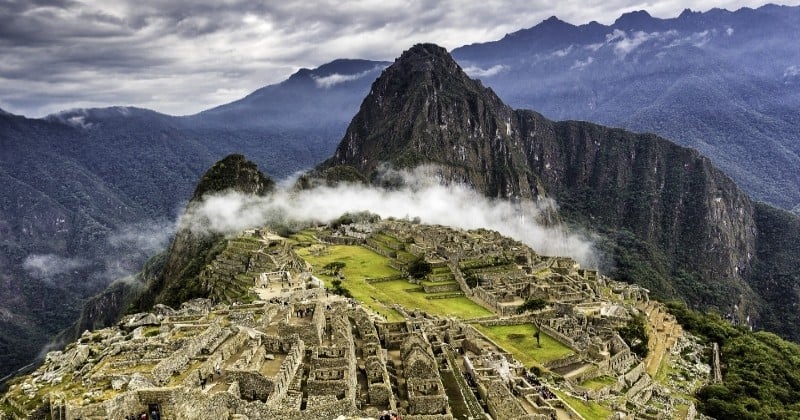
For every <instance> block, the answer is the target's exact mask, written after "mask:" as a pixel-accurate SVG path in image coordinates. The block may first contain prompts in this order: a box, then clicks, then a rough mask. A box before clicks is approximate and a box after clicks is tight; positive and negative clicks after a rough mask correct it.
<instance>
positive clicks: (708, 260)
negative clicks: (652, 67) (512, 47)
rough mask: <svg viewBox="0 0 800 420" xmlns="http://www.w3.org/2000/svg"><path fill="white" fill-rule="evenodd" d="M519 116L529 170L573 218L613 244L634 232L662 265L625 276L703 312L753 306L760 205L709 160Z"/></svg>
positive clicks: (652, 141)
mask: <svg viewBox="0 0 800 420" xmlns="http://www.w3.org/2000/svg"><path fill="white" fill-rule="evenodd" d="M517 116H518V120H517V121H519V123H518V124H519V125H518V127H519V132H520V133H519V135H520V137H521V142H522V143H523V144H524V145H525V153H526V157H527V163H528V167H529V168H530V169H531V171H532V172H533V173H535V174H536V175H537V176H538V177H539V178H540V179H541V180H542V183H543V184H544V185H545V188H546V189H547V190H548V191H549V192H550V194H551V195H552V196H553V197H554V198H555V199H556V200H557V201H558V202H559V203H560V204H561V207H562V212H563V213H564V216H565V217H566V219H567V220H570V221H573V222H576V223H581V224H583V225H584V226H586V227H587V228H590V229H599V230H601V231H607V232H613V233H612V235H611V236H612V237H613V236H615V235H618V232H620V231H627V232H630V233H631V234H633V236H634V237H635V238H636V239H638V240H639V241H641V242H642V243H644V244H650V245H652V246H653V247H654V248H655V250H656V253H657V254H660V257H661V258H662V259H663V261H653V262H651V263H649V264H650V266H651V267H652V268H655V267H658V268H659V269H658V270H657V271H658V272H660V273H661V274H660V275H655V276H654V277H656V278H652V277H653V276H652V275H651V276H649V277H651V278H645V279H639V278H630V277H631V275H630V273H626V272H624V271H623V272H621V273H620V274H622V276H621V277H623V278H624V277H628V278H629V280H633V281H637V282H639V283H642V284H644V285H646V286H648V287H653V288H655V289H656V290H654V291H655V292H656V293H658V294H662V295H667V296H677V297H682V298H684V299H686V300H688V301H690V302H692V303H694V304H696V305H708V306H717V307H718V308H720V309H722V310H725V311H728V310H731V308H732V306H733V305H734V304H738V305H739V306H740V307H742V308H741V309H744V308H743V307H744V306H752V304H753V303H754V301H753V297H754V296H753V294H752V292H751V291H750V290H749V287H748V286H747V284H746V281H745V280H746V278H747V276H748V275H749V274H750V272H751V268H752V267H751V266H752V259H753V256H754V255H755V246H756V245H755V243H756V227H755V222H754V218H753V213H754V210H753V204H752V202H751V201H750V199H749V198H748V197H747V196H746V195H745V194H744V193H743V192H742V191H741V190H739V188H737V186H736V185H735V184H734V183H733V182H732V181H731V180H730V178H728V177H727V176H726V175H725V174H723V173H722V172H721V171H720V170H718V169H717V168H715V167H714V166H713V165H712V164H711V162H710V161H709V159H707V158H706V157H704V156H702V155H700V154H699V153H698V152H696V151H695V150H692V149H687V148H684V147H680V146H677V145H675V144H673V143H671V142H669V141H667V140H664V139H662V138H659V137H657V136H655V135H650V134H634V133H631V132H627V131H624V130H618V129H610V128H606V127H602V126H598V125H594V124H589V123H585V122H575V121H566V122H557V123H554V122H551V121H548V120H546V119H544V118H543V117H541V116H540V115H539V114H536V113H533V112H530V111H517ZM654 259H655V258H654ZM613 268H614V269H616V270H625V269H626V267H618V266H615V267H613ZM658 277H662V278H658ZM697 282H704V283H707V284H708V285H712V284H713V285H714V287H712V288H710V289H709V288H708V287H706V285H703V284H698V283H697ZM750 309H755V308H750Z"/></svg>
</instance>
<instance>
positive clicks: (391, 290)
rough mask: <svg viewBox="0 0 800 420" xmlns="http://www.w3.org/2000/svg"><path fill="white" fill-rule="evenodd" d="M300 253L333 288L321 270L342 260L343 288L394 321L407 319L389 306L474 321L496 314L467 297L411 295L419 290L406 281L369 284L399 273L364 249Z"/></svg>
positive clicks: (331, 248)
mask: <svg viewBox="0 0 800 420" xmlns="http://www.w3.org/2000/svg"><path fill="white" fill-rule="evenodd" d="M296 252H297V254H298V255H299V256H300V257H302V258H304V259H305V260H306V261H308V262H309V263H310V264H312V265H313V266H314V268H315V270H314V271H315V275H316V276H317V277H319V278H320V279H322V280H323V281H325V283H326V284H327V285H330V282H331V280H332V278H331V277H330V276H327V275H325V274H324V273H323V270H321V268H322V267H323V266H324V265H325V264H328V263H331V262H334V261H341V262H343V263H345V267H344V268H343V269H342V271H341V273H342V274H343V275H344V277H345V279H344V280H342V286H344V287H346V288H347V289H348V290H350V293H352V294H353V297H355V298H356V299H358V300H359V301H361V302H363V303H364V304H365V305H366V306H368V307H369V308H371V309H372V310H374V311H376V312H378V313H380V314H382V315H384V316H385V317H386V318H387V319H388V320H390V321H400V320H402V319H403V318H402V317H401V316H400V314H398V313H397V312H395V311H394V310H392V309H389V307H388V305H391V304H393V303H397V304H400V305H402V306H404V307H406V308H408V309H414V308H419V309H422V310H424V311H426V312H428V313H430V314H433V315H439V316H455V317H457V318H461V319H470V318H476V317H482V316H488V315H492V313H491V312H490V311H489V310H487V309H485V308H483V307H481V306H479V305H478V304H476V303H475V302H473V301H471V300H469V299H468V298H466V297H463V296H462V297H454V298H447V299H426V298H425V297H426V296H431V295H426V294H425V293H423V292H407V291H406V289H412V288H415V287H419V286H417V285H414V284H411V283H409V282H408V281H406V280H394V281H385V282H380V283H372V284H370V283H367V282H365V281H364V279H367V278H378V277H388V276H392V275H395V274H399V272H398V271H397V270H395V269H394V268H392V267H390V266H389V261H388V260H387V259H386V258H385V257H383V256H381V255H378V254H376V253H374V252H372V251H370V250H368V249H366V248H364V247H361V246H348V245H329V246H328V247H327V250H326V252H325V253H323V255H319V256H316V255H311V253H310V252H309V250H308V249H307V248H300V249H297V250H296Z"/></svg>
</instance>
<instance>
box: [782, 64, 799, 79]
mask: <svg viewBox="0 0 800 420" xmlns="http://www.w3.org/2000/svg"><path fill="white" fill-rule="evenodd" d="M798 75H800V66H789V67H787V68H786V70H784V71H783V77H795V76H798Z"/></svg>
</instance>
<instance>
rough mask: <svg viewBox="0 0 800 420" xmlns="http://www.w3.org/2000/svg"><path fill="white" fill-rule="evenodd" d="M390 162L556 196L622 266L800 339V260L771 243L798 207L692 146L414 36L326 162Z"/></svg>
mask: <svg viewBox="0 0 800 420" xmlns="http://www.w3.org/2000/svg"><path fill="white" fill-rule="evenodd" d="M387 163H388V164H389V165H390V166H393V167H395V168H411V167H414V166H417V165H420V164H429V165H434V166H435V167H437V168H438V169H437V170H438V175H439V177H440V179H441V180H442V181H444V182H455V183H465V184H468V185H470V186H472V187H473V188H475V189H476V190H478V191H480V192H483V193H484V194H486V195H489V196H492V197H497V198H523V199H524V198H536V199H543V198H548V197H549V198H553V199H555V200H556V202H557V203H558V204H559V206H560V213H561V216H562V217H563V218H564V220H566V221H568V222H569V223H571V224H573V225H574V226H576V227H580V228H581V229H585V230H587V231H592V232H597V233H598V235H599V236H598V245H600V246H601V248H602V249H603V250H604V251H605V252H606V253H607V255H608V257H609V261H607V262H606V267H605V269H606V270H607V271H609V272H611V273H612V274H613V275H614V276H615V277H617V278H620V279H622V280H626V281H629V282H636V283H639V284H641V285H643V286H645V287H647V288H650V289H651V290H652V291H653V292H654V294H655V295H656V296H659V297H662V298H680V299H683V300H686V301H687V302H689V303H690V304H692V305H693V306H695V307H701V308H705V309H710V308H714V309H716V310H718V311H720V312H722V313H723V314H728V315H729V316H730V317H732V318H733V319H735V320H737V322H741V323H745V322H748V321H746V320H749V322H753V323H755V325H756V326H757V327H759V328H768V329H771V330H773V331H778V332H780V333H781V334H784V335H785V336H787V337H791V338H792V339H795V340H798V339H800V330H798V329H797V327H796V325H797V324H796V323H795V321H797V312H796V311H791V310H790V311H789V312H788V313H786V312H785V311H786V310H787V309H789V308H791V307H792V305H796V304H797V303H798V300H799V299H798V294H797V291H798V290H800V289H798V284H800V283H798V280H800V277H798V272H800V271H798V267H800V261H798V259H797V257H796V256H795V255H797V254H791V253H790V252H777V253H776V252H771V251H770V250H769V249H770V248H774V247H776V242H777V240H776V239H777V238H780V242H778V243H780V244H781V246H786V247H787V249H797V244H798V241H800V236H791V235H785V234H783V233H782V232H786V231H787V230H788V231H789V232H794V231H796V228H797V217H795V216H792V215H790V214H788V213H786V212H782V211H780V210H777V209H773V208H771V207H769V206H766V205H756V204H754V203H753V202H752V201H751V200H750V198H748V196H747V195H746V194H745V193H744V192H742V191H741V190H740V189H739V188H738V187H737V186H736V184H735V183H734V182H733V181H732V180H731V179H730V178H729V177H728V176H726V175H725V174H724V173H723V172H722V171H720V170H719V169H717V168H716V167H714V166H713V165H712V164H711V161H710V160H709V159H708V158H706V157H704V156H703V155H701V154H700V153H698V152H697V151H695V150H692V149H688V148H685V147H681V146H678V145H676V144H674V143H671V142H669V141H668V140H665V139H663V138H661V137H658V136H656V135H653V134H636V133H632V132H628V131H625V130H621V129H612V128H607V127H603V126H599V125H595V124H591V123H587V122H579V121H563V122H553V121H550V120H548V119H546V118H544V117H543V116H542V115H540V114H538V113H535V112H532V111H526V110H513V109H511V108H510V107H508V106H506V105H504V104H503V103H502V101H500V99H499V98H498V97H497V95H495V94H494V92H493V91H492V90H491V89H488V88H486V87H484V86H483V85H482V84H481V83H480V82H479V81H477V80H473V79H470V78H469V77H468V76H467V75H466V74H465V73H464V72H463V71H462V69H461V68H460V67H459V66H458V64H457V63H456V62H455V61H454V60H453V59H452V58H451V57H450V55H449V54H448V53H447V51H446V50H444V49H442V48H440V47H438V46H435V45H431V44H420V45H416V46H414V47H413V48H411V49H410V50H408V51H406V52H404V53H403V55H402V56H401V57H400V58H398V59H397V60H396V61H395V63H394V64H392V66H390V67H389V68H387V69H386V70H385V71H384V72H383V74H382V75H381V77H380V78H378V80H376V81H375V83H374V84H373V86H372V89H371V90H370V94H369V95H367V97H366V98H365V99H364V102H363V103H362V106H361V109H360V111H359V113H358V114H357V115H356V116H355V117H354V118H353V122H352V123H351V125H350V127H349V128H348V130H347V133H346V134H345V136H344V138H343V139H342V142H341V144H340V145H339V147H338V148H337V150H336V152H335V153H334V156H333V157H332V158H330V159H329V160H327V161H326V162H324V163H323V164H322V165H320V166H319V167H318V172H325V171H330V170H332V169H334V168H338V170H339V171H340V172H344V173H346V172H348V171H351V172H357V173H359V174H361V175H362V176H363V177H364V178H365V179H369V180H372V181H373V182H379V181H380V179H379V176H378V174H379V172H380V168H382V167H383V166H385V165H386V164H387ZM342 168H349V169H347V170H344V169H342ZM772 251H774V249H772ZM778 295H780V296H782V298H781V300H780V302H779V301H775V300H774V299H773V298H774V297H775V296H778Z"/></svg>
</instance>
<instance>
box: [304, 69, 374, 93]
mask: <svg viewBox="0 0 800 420" xmlns="http://www.w3.org/2000/svg"><path fill="white" fill-rule="evenodd" d="M381 68H382V67H381V66H375V67H373V68H371V69H369V70H364V71H362V72H359V73H355V74H339V73H333V74H331V75H328V76H323V77H314V83H315V84H316V85H317V86H318V87H321V88H324V89H327V88H330V87H332V86H336V85H338V84H341V83H345V82H352V81H353V80H358V79H361V78H363V77H365V76H367V75H369V74H371V73H373V72H374V71H376V70H380V69H381Z"/></svg>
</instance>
